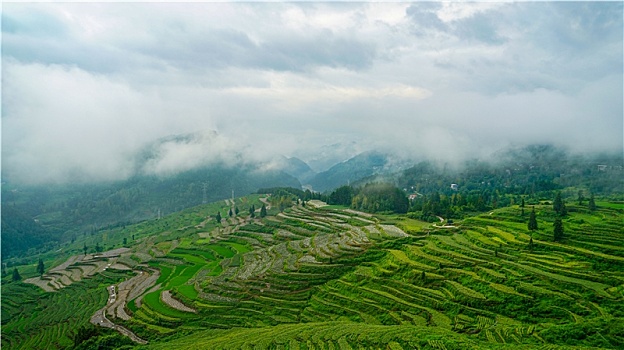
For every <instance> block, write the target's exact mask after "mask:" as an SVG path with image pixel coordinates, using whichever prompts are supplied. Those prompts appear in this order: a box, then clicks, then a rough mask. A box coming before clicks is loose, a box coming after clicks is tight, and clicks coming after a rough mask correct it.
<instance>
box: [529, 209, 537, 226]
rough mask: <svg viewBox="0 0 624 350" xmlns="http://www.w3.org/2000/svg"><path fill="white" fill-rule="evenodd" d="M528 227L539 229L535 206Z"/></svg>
mask: <svg viewBox="0 0 624 350" xmlns="http://www.w3.org/2000/svg"><path fill="white" fill-rule="evenodd" d="M528 229H529V230H530V231H535V230H537V218H536V217H535V208H533V210H531V214H529V224H528Z"/></svg>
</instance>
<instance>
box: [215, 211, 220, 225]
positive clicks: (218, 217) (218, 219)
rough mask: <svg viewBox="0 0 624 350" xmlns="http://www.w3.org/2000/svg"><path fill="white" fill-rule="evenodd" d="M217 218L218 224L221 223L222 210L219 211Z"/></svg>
mask: <svg viewBox="0 0 624 350" xmlns="http://www.w3.org/2000/svg"><path fill="white" fill-rule="evenodd" d="M215 220H217V224H220V223H221V212H220V211H218V212H217V216H216V217H215Z"/></svg>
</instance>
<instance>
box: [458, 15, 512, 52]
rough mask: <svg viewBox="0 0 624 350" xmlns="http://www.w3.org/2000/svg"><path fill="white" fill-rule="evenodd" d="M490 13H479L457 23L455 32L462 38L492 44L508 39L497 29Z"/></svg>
mask: <svg viewBox="0 0 624 350" xmlns="http://www.w3.org/2000/svg"><path fill="white" fill-rule="evenodd" d="M494 22H495V21H494V18H492V17H491V16H490V15H487V14H484V13H479V14H476V15H474V16H471V17H469V18H466V19H462V20H459V21H457V23H455V28H454V34H455V35H457V36H458V37H459V38H461V39H474V40H477V41H480V42H483V43H486V44H490V45H499V44H502V43H504V42H505V41H506V39H505V38H504V37H502V36H501V35H500V34H499V33H498V30H497V27H498V25H497V24H495V23H494Z"/></svg>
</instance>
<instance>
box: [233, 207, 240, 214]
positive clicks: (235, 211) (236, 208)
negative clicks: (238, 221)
mask: <svg viewBox="0 0 624 350" xmlns="http://www.w3.org/2000/svg"><path fill="white" fill-rule="evenodd" d="M238 212H239V210H238V207H237V206H236V207H234V214H236V215H238Z"/></svg>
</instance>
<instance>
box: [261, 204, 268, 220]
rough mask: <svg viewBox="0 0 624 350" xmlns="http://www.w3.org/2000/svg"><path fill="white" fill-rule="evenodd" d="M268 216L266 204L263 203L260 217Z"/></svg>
mask: <svg viewBox="0 0 624 350" xmlns="http://www.w3.org/2000/svg"><path fill="white" fill-rule="evenodd" d="M265 216H267V210H266V205H264V204H262V208H260V217H261V218H263V217H265Z"/></svg>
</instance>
